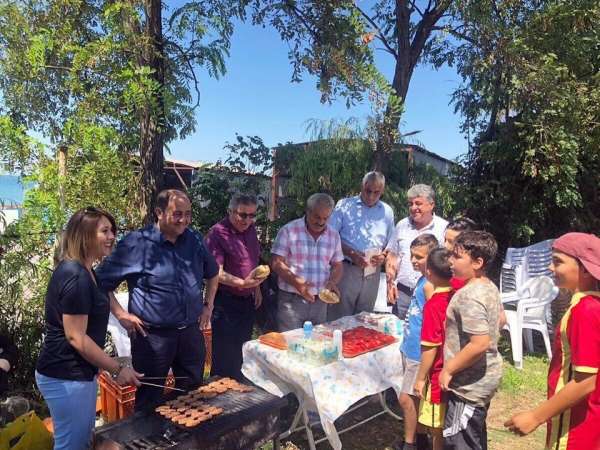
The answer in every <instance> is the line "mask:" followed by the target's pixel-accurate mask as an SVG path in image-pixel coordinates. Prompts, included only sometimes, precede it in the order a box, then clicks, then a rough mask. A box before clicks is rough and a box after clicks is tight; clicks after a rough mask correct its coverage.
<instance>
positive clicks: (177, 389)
mask: <svg viewBox="0 0 600 450" xmlns="http://www.w3.org/2000/svg"><path fill="white" fill-rule="evenodd" d="M140 384H145V385H146V386H154V387H157V388H161V389H172V390H174V391H181V392H185V393H186V394H187V391H184V390H183V389H179V388H174V387H170V386H161V385H160V384H154V383H146V382H145V381H140Z"/></svg>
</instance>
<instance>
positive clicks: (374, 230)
mask: <svg viewBox="0 0 600 450" xmlns="http://www.w3.org/2000/svg"><path fill="white" fill-rule="evenodd" d="M329 226H331V228H333V229H334V230H336V231H338V232H339V233H340V237H341V239H342V242H343V243H344V244H346V245H349V246H350V247H352V248H353V249H354V250H358V251H359V252H363V253H364V251H365V250H367V249H370V248H378V249H380V250H383V249H384V248H385V247H386V245H388V242H389V241H390V239H391V238H392V236H393V234H394V211H393V210H392V208H391V207H390V205H388V204H387V203H384V202H382V201H381V200H380V201H378V202H377V203H375V205H373V206H372V207H368V206H367V205H365V204H364V202H363V201H362V199H361V198H360V195H356V196H354V197H348V198H343V199H341V200H340V201H339V202H338V203H337V205H335V209H334V210H333V213H332V214H331V217H330V218H329Z"/></svg>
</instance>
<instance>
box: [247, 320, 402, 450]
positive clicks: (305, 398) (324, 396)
mask: <svg viewBox="0 0 600 450" xmlns="http://www.w3.org/2000/svg"><path fill="white" fill-rule="evenodd" d="M332 325H335V326H336V328H339V329H342V330H343V329H348V328H353V327H356V326H360V325H364V324H363V323H362V322H359V321H357V320H356V319H355V317H354V316H351V317H342V318H341V319H339V320H337V321H335V322H333V323H332ZM398 338H399V339H398V342H396V343H394V344H390V345H388V346H386V347H383V348H381V349H379V350H374V351H371V352H368V353H365V354H363V355H359V356H356V357H354V358H344V359H342V360H338V361H335V362H332V363H330V364H326V365H320V366H315V365H311V364H308V363H305V362H303V361H301V360H299V359H298V358H296V357H294V356H293V355H291V354H290V352H288V351H284V350H277V349H275V348H272V347H269V346H267V345H264V344H261V343H259V342H258V341H257V340H254V341H249V342H246V343H245V344H244V347H243V358H244V363H243V366H242V373H243V374H244V376H245V377H246V378H248V379H249V380H250V381H252V382H253V383H255V384H256V385H258V386H260V387H261V388H263V389H264V390H266V391H267V392H270V393H271V394H273V395H277V396H280V397H283V396H284V395H287V394H289V393H294V394H295V395H296V397H297V398H298V402H299V404H300V406H299V408H298V411H297V413H296V416H295V418H294V420H293V423H292V426H291V427H290V430H288V432H286V433H284V434H283V435H282V436H281V437H282V438H284V437H287V436H289V434H291V433H292V432H293V431H296V429H301V428H305V430H306V433H307V437H308V442H309V446H310V448H311V450H314V449H315V444H316V442H315V440H314V437H313V434H312V431H311V427H310V423H309V419H308V412H309V411H315V412H317V413H318V415H319V418H320V421H321V425H322V427H323V430H324V431H325V435H326V436H327V439H328V440H329V442H330V444H331V446H332V447H333V448H334V449H335V450H339V449H341V448H342V443H341V441H340V438H339V433H338V431H337V430H336V428H335V425H334V422H335V420H336V419H338V418H339V417H340V416H341V415H342V414H344V412H346V411H347V410H348V408H349V407H350V406H352V405H353V404H355V403H356V402H358V401H359V400H361V399H362V398H365V397H367V396H371V395H376V394H379V396H380V400H381V404H382V411H380V412H378V413H377V414H375V415H374V416H372V417H369V418H368V419H366V420H364V421H362V422H360V423H361V424H362V423H364V422H366V421H368V420H371V419H373V418H375V417H377V416H379V415H381V414H384V413H388V414H391V415H393V416H394V417H396V418H398V419H400V417H398V416H396V415H395V414H394V413H393V412H392V411H390V409H389V408H388V407H387V405H386V403H385V400H384V396H383V392H384V391H385V390H387V389H388V388H390V387H392V388H394V390H395V391H396V393H399V392H400V386H401V384H402V371H401V365H402V360H401V357H400V341H401V337H400V336H398ZM300 422H302V425H301V426H300V427H299V428H298V424H299V423H300ZM357 425H359V424H356V425H354V426H352V427H351V428H354V427H355V426H357ZM348 429H350V428H348ZM348 429H346V430H342V431H340V433H341V432H343V431H347V430H348ZM319 442H320V441H319Z"/></svg>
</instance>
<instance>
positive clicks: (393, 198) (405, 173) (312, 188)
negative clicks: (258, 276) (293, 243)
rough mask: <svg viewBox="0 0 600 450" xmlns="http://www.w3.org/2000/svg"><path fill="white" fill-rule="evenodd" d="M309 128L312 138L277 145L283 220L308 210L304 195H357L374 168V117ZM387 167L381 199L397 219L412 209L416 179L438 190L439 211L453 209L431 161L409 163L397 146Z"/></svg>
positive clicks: (448, 192)
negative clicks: (411, 189)
mask: <svg viewBox="0 0 600 450" xmlns="http://www.w3.org/2000/svg"><path fill="white" fill-rule="evenodd" d="M309 130H310V131H311V132H312V136H311V138H312V140H311V142H308V143H306V144H301V145H287V146H282V147H279V148H277V150H276V158H275V169H276V170H277V171H278V172H279V174H280V177H281V178H282V179H283V181H282V182H281V183H282V184H283V185H284V186H285V189H284V190H285V195H286V198H285V199H284V200H283V205H282V208H280V209H282V210H281V211H280V218H281V219H282V220H283V221H289V220H291V219H293V218H296V217H298V216H301V215H302V214H304V207H305V202H306V199H307V198H308V197H309V196H310V195H311V194H313V193H315V192H325V193H328V194H330V195H331V196H332V197H333V198H334V200H336V201H337V200H339V199H341V198H344V197H348V196H352V195H357V194H358V193H359V192H360V188H361V180H362V178H363V176H364V175H365V173H367V172H369V171H370V170H372V158H373V152H374V147H375V140H376V134H375V133H376V132H377V129H376V128H374V123H373V122H372V121H367V123H366V124H365V125H363V124H362V123H361V122H360V121H358V120H357V119H349V120H347V121H345V122H340V121H336V120H331V121H311V122H310V123H309ZM386 169H387V170H386V172H387V174H386V189H385V192H384V194H383V197H382V200H383V201H385V202H387V203H388V204H390V205H391V206H392V209H393V210H394V213H395V215H396V217H397V218H401V217H405V216H406V215H407V214H408V209H407V206H406V205H407V199H406V190H407V189H408V188H409V187H410V186H411V185H412V184H415V183H427V184H430V185H432V186H433V187H434V189H435V190H436V193H437V201H436V203H437V211H438V213H440V214H444V215H451V214H452V212H453V207H454V202H453V200H452V189H451V186H450V182H449V180H448V179H447V178H446V177H444V176H442V175H440V174H439V173H438V172H437V171H436V170H435V169H433V168H432V167H431V166H426V165H420V164H418V165H415V166H414V167H409V163H408V158H407V153H405V152H403V151H401V146H400V145H396V146H395V148H394V150H393V151H392V152H391V154H390V157H389V160H388V166H387V167H386Z"/></svg>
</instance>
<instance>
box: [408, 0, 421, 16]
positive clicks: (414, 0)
mask: <svg viewBox="0 0 600 450" xmlns="http://www.w3.org/2000/svg"><path fill="white" fill-rule="evenodd" d="M410 4H411V6H410V9H411V10H414V11H417V12H418V13H419V15H420V16H421V17H423V11H421V10H420V9H419V7H418V6H417V0H413V1H412V2H410Z"/></svg>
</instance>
